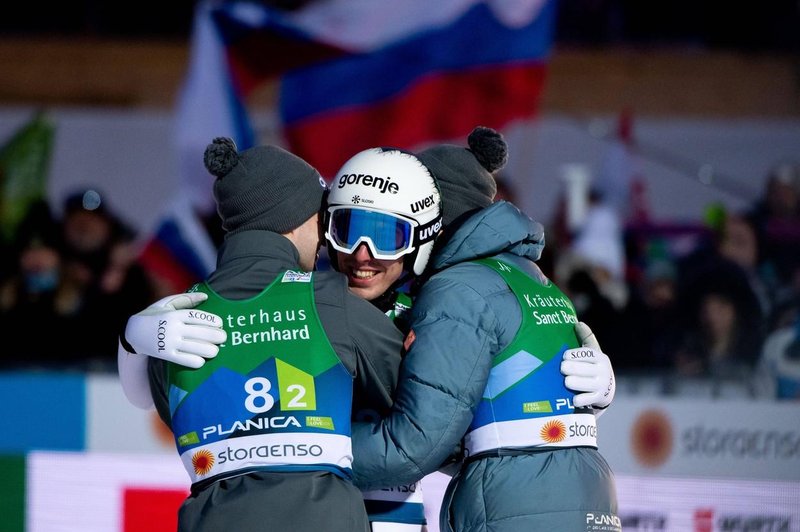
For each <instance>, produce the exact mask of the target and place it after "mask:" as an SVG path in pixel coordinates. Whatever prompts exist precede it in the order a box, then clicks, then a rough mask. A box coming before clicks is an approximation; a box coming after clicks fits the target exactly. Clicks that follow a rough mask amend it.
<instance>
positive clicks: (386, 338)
mask: <svg viewBox="0 0 800 532" xmlns="http://www.w3.org/2000/svg"><path fill="white" fill-rule="evenodd" d="M315 295H316V300H317V309H318V311H319V315H320V321H321V322H322V327H323V328H324V329H325V333H326V334H327V335H328V338H329V339H330V341H331V344H332V345H333V348H334V350H335V351H336V352H337V353H338V354H339V357H340V358H341V359H342V362H343V363H344V365H345V366H346V367H347V368H348V369H349V370H350V372H351V374H353V376H354V378H355V382H354V391H353V411H354V412H364V411H366V410H374V411H375V412H378V413H383V412H385V411H387V410H388V408H389V407H390V406H391V404H392V393H393V392H394V387H395V383H396V382H397V374H398V371H399V366H400V360H401V358H400V357H401V351H402V347H403V335H402V333H401V332H400V331H399V330H398V329H397V327H395V326H394V324H393V323H392V321H391V320H390V319H389V318H388V317H387V316H386V315H385V314H383V313H382V312H381V311H380V310H378V309H377V308H376V307H375V306H373V305H372V304H371V303H369V302H368V301H365V300H364V299H361V298H360V297H358V296H355V295H353V294H352V293H351V292H350V291H349V290H348V289H347V282H346V279H345V278H344V277H343V276H341V275H339V274H333V273H331V275H320V278H319V282H318V284H317V292H316V294H315Z"/></svg>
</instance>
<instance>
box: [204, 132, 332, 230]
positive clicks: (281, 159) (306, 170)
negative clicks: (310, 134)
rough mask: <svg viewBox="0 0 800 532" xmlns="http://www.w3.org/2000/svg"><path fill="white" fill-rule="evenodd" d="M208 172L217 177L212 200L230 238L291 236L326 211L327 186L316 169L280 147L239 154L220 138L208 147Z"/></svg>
mask: <svg viewBox="0 0 800 532" xmlns="http://www.w3.org/2000/svg"><path fill="white" fill-rule="evenodd" d="M203 160H204V162H205V165H206V169H208V171H209V172H210V173H211V174H212V175H214V176H216V177H217V179H216V181H215V182H214V198H215V199H216V201H217V212H218V213H219V216H220V218H221V219H222V227H223V229H225V231H226V232H227V233H229V234H230V233H235V232H239V231H245V230H250V229H261V230H265V231H272V232H275V233H288V232H289V231H291V230H293V229H296V228H298V227H300V226H301V225H302V224H303V223H304V222H305V221H306V220H308V219H309V218H311V216H313V215H314V213H315V212H318V211H319V210H320V208H321V207H322V200H323V194H324V192H325V182H324V181H323V180H322V177H321V176H320V175H319V172H317V171H316V170H315V169H314V167H312V166H311V165H310V164H308V163H307V162H305V161H304V160H303V159H301V158H300V157H297V156H296V155H293V154H291V153H289V152H288V151H286V150H284V149H282V148H279V147H277V146H255V147H253V148H249V149H247V150H244V151H243V152H239V151H237V149H236V144H234V142H233V140H231V139H229V138H225V137H218V138H216V139H214V141H213V142H212V143H211V144H209V145H208V146H207V147H206V151H205V154H204V159H203Z"/></svg>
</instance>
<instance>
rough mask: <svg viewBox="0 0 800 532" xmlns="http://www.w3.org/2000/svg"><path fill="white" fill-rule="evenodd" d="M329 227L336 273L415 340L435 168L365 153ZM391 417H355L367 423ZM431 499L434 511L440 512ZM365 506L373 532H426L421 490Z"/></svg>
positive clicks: (435, 228) (435, 211)
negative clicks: (413, 316)
mask: <svg viewBox="0 0 800 532" xmlns="http://www.w3.org/2000/svg"><path fill="white" fill-rule="evenodd" d="M325 227H326V230H325V239H326V241H327V249H328V255H329V256H330V259H331V265H332V267H333V268H334V269H336V270H338V271H340V272H342V273H344V274H345V275H346V276H347V282H348V286H349V287H350V290H351V291H352V292H353V293H355V294H356V295H359V296H361V297H363V298H364V299H367V300H369V301H371V302H372V303H373V304H374V305H376V306H377V307H378V308H380V309H381V310H383V311H384V312H385V313H386V314H387V316H389V317H390V318H392V319H393V320H394V321H395V324H397V325H398V327H400V328H401V329H403V330H404V332H407V330H405V329H407V326H406V324H405V322H404V314H405V311H407V310H408V309H410V307H411V298H410V296H409V294H407V293H406V292H403V291H401V288H404V285H406V284H407V283H409V281H412V280H413V279H414V278H415V277H416V276H418V275H420V274H422V272H423V271H424V270H425V266H426V265H427V263H428V258H429V257H430V255H431V250H432V249H433V242H434V239H435V238H436V235H437V234H438V233H439V231H441V228H442V215H441V197H440V195H439V188H438V186H437V185H436V180H435V179H434V177H433V176H432V175H431V173H430V171H429V170H428V168H427V167H425V165H423V164H422V163H421V162H420V161H419V159H417V158H416V157H415V156H414V155H412V154H411V153H408V152H405V151H402V150H398V149H393V148H371V149H368V150H364V151H362V152H359V153H358V154H356V155H355V156H353V157H352V158H350V160H348V161H347V162H346V163H345V164H344V165H343V166H342V168H341V169H340V170H339V172H338V173H337V174H336V175H335V176H334V179H333V180H332V182H331V184H330V192H329V195H328V208H327V212H326V222H325ZM384 414H385V412H374V411H373V412H357V413H356V414H355V416H356V419H357V420H358V419H361V420H364V419H365V416H369V415H379V416H380V415H384ZM431 495H438V496H440V495H441V494H438V493H437V494H434V493H431ZM439 498H440V497H439ZM428 499H429V500H428V501H427V504H428V505H429V506H430V505H431V504H433V505H434V506H436V502H437V501H434V500H432V497H429V498H428ZM364 501H365V503H366V506H367V513H368V514H369V518H370V523H371V525H372V530H373V532H401V531H402V532H406V531H408V532H411V531H416V532H418V531H420V530H424V525H425V514H424V508H423V494H422V489H421V482H417V483H415V484H411V485H405V486H397V487H394V488H390V489H382V490H372V491H366V492H364Z"/></svg>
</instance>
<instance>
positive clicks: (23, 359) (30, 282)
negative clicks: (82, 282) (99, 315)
mask: <svg viewBox="0 0 800 532" xmlns="http://www.w3.org/2000/svg"><path fill="white" fill-rule="evenodd" d="M62 247H63V246H62V243H61V228H60V226H59V224H58V221H57V220H56V219H55V218H54V217H53V215H52V213H51V211H50V207H49V205H48V204H47V203H46V202H45V201H41V202H38V203H35V204H33V205H32V206H31V208H30V210H29V212H28V215H27V216H26V218H25V219H24V220H23V221H22V223H21V224H20V226H19V229H18V231H17V234H16V238H15V239H14V241H13V242H12V243H11V245H10V246H9V251H10V253H9V255H10V256H11V257H13V259H14V260H9V263H10V266H9V271H8V273H7V275H5V276H4V277H3V278H2V280H1V281H0V319H1V320H2V322H3V326H4V328H6V330H8V331H16V332H18V333H17V334H9V335H7V336H6V338H5V340H4V346H3V357H2V359H0V367H3V368H27V367H53V366H63V365H69V364H71V363H73V362H74V360H73V359H72V357H71V354H70V353H68V352H66V351H65V350H64V349H63V343H62V342H63V335H64V334H65V332H66V331H68V330H69V326H70V324H71V322H72V320H73V319H74V316H75V313H76V304H75V300H76V298H75V289H74V287H73V286H71V284H70V283H69V282H68V280H67V279H66V277H65V276H64V272H63V260H62V256H61V250H62ZM42 326H46V329H44V330H43V331H42V332H41V333H36V332H34V333H32V334H21V333H20V331H36V330H37V329H38V328H39V327H42Z"/></svg>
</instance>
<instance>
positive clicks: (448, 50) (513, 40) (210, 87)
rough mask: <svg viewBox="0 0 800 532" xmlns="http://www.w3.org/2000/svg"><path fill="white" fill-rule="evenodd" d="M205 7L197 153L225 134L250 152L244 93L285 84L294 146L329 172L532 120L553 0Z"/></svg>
mask: <svg viewBox="0 0 800 532" xmlns="http://www.w3.org/2000/svg"><path fill="white" fill-rule="evenodd" d="M197 13H198V17H200V21H196V27H195V35H194V42H193V45H192V46H193V49H194V50H199V49H200V46H201V45H202V46H203V47H204V50H205V51H204V52H203V54H195V53H194V52H193V62H192V65H191V67H190V72H189V81H190V83H188V84H187V87H191V86H194V87H195V88H196V90H195V93H194V94H191V93H190V92H191V91H189V92H187V93H186V94H185V96H192V97H194V103H193V104H192V105H187V102H188V100H186V99H184V101H183V104H182V105H183V107H182V108H183V109H189V108H191V109H194V113H195V114H193V116H192V118H191V119H190V120H189V121H188V122H187V124H191V126H190V131H189V132H188V133H187V135H188V136H197V135H202V136H203V144H202V147H203V148H204V147H205V144H206V143H207V142H209V141H210V139H211V138H212V137H214V136H218V135H220V134H228V135H231V136H233V137H234V139H235V140H236V141H237V144H238V145H239V148H246V147H248V146H249V145H250V144H251V143H253V142H256V139H255V137H254V135H253V134H252V131H253V127H252V125H251V123H252V120H251V117H250V116H248V113H247V104H246V102H247V98H248V97H249V96H250V95H252V93H253V91H255V90H256V89H258V88H259V87H262V86H263V84H264V83H265V82H267V81H268V80H273V81H278V115H279V117H280V124H279V127H280V130H281V133H282V135H283V137H284V139H285V142H286V145H287V147H288V149H290V150H291V151H292V152H294V153H296V154H297V155H299V156H300V157H303V158H304V159H306V160H307V161H308V162H309V163H311V164H312V165H314V166H315V167H317V169H319V170H320V172H321V173H322V174H323V175H324V176H326V177H330V176H331V175H332V174H333V172H335V171H336V169H338V167H339V166H340V165H341V164H342V163H343V162H344V161H345V160H346V159H347V158H348V157H350V156H351V155H353V154H354V153H355V152H357V151H360V150H362V149H364V148H368V147H371V146H379V145H382V146H395V147H400V148H406V149H418V148H420V147H422V146H424V145H426V144H429V143H433V142H442V141H447V140H450V139H457V140H458V141H459V142H463V140H464V138H465V137H466V135H467V134H469V132H470V131H471V130H472V129H473V128H474V127H475V126H476V125H485V126H489V127H493V128H495V129H499V130H502V129H503V128H504V127H505V126H506V125H508V124H510V123H511V122H512V121H514V120H517V119H530V118H532V117H534V116H535V114H536V112H537V108H538V103H539V99H540V96H541V93H542V88H543V84H544V82H545V77H546V71H547V63H548V58H549V55H550V53H551V47H552V42H553V32H554V21H555V15H556V2H555V0H502V1H501V0H436V1H435V2H430V1H429V0H404V1H402V2H397V1H392V0H326V1H318V2H309V3H307V4H306V5H305V6H304V7H302V8H300V9H295V10H280V9H277V8H274V7H268V6H267V5H264V4H262V3H253V2H225V3H222V4H220V5H218V6H216V7H209V5H206V4H202V3H201V4H200V7H199V8H198V12H197ZM220 47H221V48H222V50H221V49H220ZM204 79H205V80H206V81H205V82H203V81H202V80H204ZM192 80H194V84H192V83H191V81H192ZM200 93H205V97H203V95H202V94H200ZM212 93H213V94H212ZM196 113H199V115H198V114H196ZM184 116H185V113H184ZM203 116H206V117H208V118H209V119H208V120H205V119H204V118H203ZM214 124H216V129H213V127H214ZM201 126H202V127H201ZM207 126H211V129H209V128H208V127H207ZM181 127H182V128H186V127H189V126H187V125H184V126H181ZM198 149H199V150H200V153H199V154H198V155H196V157H197V158H198V159H199V160H202V148H198Z"/></svg>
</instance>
